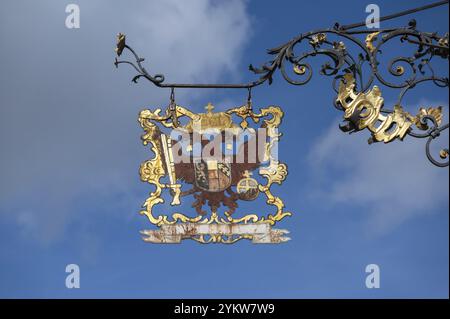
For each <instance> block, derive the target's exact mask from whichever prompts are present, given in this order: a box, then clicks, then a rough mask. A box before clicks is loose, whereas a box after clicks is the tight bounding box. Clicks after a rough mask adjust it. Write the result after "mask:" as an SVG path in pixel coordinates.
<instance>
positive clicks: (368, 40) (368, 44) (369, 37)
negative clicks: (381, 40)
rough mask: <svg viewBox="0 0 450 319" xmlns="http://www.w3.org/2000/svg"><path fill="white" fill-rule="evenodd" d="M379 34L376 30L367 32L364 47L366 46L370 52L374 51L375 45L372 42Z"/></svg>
mask: <svg viewBox="0 0 450 319" xmlns="http://www.w3.org/2000/svg"><path fill="white" fill-rule="evenodd" d="M379 34H380V31H377V32H372V33H369V34H368V35H367V36H366V48H367V49H368V50H369V51H370V52H371V53H373V52H374V51H375V46H374V45H373V42H374V41H375V40H377V38H378V35H379Z"/></svg>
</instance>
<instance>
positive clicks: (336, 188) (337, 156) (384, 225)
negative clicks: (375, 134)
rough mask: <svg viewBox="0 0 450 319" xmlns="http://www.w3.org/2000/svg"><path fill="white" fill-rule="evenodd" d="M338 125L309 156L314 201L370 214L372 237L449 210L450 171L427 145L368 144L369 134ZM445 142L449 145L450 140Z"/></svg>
mask: <svg viewBox="0 0 450 319" xmlns="http://www.w3.org/2000/svg"><path fill="white" fill-rule="evenodd" d="M338 123H339V121H336V122H334V123H333V124H332V125H331V127H330V128H329V129H328V130H326V131H325V133H324V134H323V135H322V136H320V137H319V138H318V139H317V141H316V143H315V145H314V147H313V148H312V149H311V151H310V152H309V155H308V163H309V165H310V167H311V168H312V170H311V171H312V176H311V177H312V179H313V180H314V182H313V184H314V187H313V189H312V194H313V197H315V198H320V199H321V201H322V202H324V203H328V204H329V205H330V208H333V207H336V206H337V205H339V207H341V208H342V207H344V206H345V207H348V210H349V211H352V212H354V211H359V212H360V213H361V214H365V215H366V216H367V218H366V219H365V221H366V224H365V227H367V230H368V233H370V234H372V235H377V234H383V233H387V232H389V231H390V230H392V229H394V228H395V227H396V226H398V225H400V224H401V223H402V222H404V221H406V220H409V219H411V218H413V217H415V216H418V215H422V214H428V213H430V212H432V211H433V210H435V209H436V208H437V207H439V206H440V205H447V206H448V178H449V173H448V168H437V167H435V166H433V165H432V164H431V163H430V162H428V160H427V158H426V155H425V142H426V140H419V139H414V138H411V137H409V136H407V137H406V138H405V140H404V141H403V142H401V141H393V142H392V143H389V144H384V143H376V144H373V145H368V144H367V139H368V137H369V136H368V135H369V134H368V132H358V133H354V134H351V135H348V134H344V133H342V132H341V131H340V130H339V128H338ZM441 139H442V140H443V142H444V143H448V135H447V137H445V136H442V138H441ZM441 207H442V206H441ZM445 211H448V209H446V210H445Z"/></svg>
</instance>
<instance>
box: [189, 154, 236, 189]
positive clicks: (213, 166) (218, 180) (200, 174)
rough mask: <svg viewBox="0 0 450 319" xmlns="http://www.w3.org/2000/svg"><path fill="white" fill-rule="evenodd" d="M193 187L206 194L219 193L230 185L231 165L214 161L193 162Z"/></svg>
mask: <svg viewBox="0 0 450 319" xmlns="http://www.w3.org/2000/svg"><path fill="white" fill-rule="evenodd" d="M194 169H195V185H196V186H197V187H199V188H201V189H203V190H205V191H208V192H220V191H223V190H225V189H227V188H228V187H230V185H231V164H230V163H224V162H219V161H217V160H215V159H202V160H198V161H195V162H194Z"/></svg>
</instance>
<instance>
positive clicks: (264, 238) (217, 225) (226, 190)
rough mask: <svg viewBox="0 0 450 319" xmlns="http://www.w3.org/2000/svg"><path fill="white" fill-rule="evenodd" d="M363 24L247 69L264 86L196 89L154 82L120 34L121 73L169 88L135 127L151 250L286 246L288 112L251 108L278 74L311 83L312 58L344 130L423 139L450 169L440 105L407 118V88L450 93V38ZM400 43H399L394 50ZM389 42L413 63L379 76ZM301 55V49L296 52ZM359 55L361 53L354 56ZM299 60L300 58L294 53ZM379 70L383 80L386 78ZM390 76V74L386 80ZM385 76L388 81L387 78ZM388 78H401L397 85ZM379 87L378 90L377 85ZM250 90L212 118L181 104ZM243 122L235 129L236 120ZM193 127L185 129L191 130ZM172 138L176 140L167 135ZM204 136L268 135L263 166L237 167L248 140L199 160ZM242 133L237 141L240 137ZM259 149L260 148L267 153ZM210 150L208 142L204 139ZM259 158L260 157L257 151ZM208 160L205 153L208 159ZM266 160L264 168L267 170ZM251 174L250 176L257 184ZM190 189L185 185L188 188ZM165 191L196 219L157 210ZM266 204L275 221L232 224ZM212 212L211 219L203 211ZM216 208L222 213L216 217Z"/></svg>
mask: <svg viewBox="0 0 450 319" xmlns="http://www.w3.org/2000/svg"><path fill="white" fill-rule="evenodd" d="M446 4H448V0H446V1H440V2H436V3H432V4H429V5H426V6H423V7H419V8H414V9H411V10H407V11H403V12H399V13H395V14H392V15H389V16H385V17H381V18H380V21H386V20H390V19H395V18H398V17H401V16H404V15H407V14H412V13H416V12H420V11H423V10H427V9H431V8H435V7H438V6H442V5H446ZM364 25H365V23H354V24H349V25H340V24H338V23H336V24H335V25H334V26H333V27H332V28H326V29H320V30H315V31H310V32H307V33H303V34H300V35H298V36H297V37H295V38H293V39H292V40H290V41H288V42H286V43H284V44H282V45H280V46H278V47H276V48H273V49H269V50H268V54H269V55H271V56H272V59H271V60H270V61H268V62H267V63H265V64H263V65H262V66H260V67H254V66H253V65H250V66H249V69H250V71H252V72H253V73H254V74H256V75H258V76H259V78H257V79H256V80H254V81H252V82H248V83H225V84H194V83H167V82H166V81H165V77H164V75H163V74H155V75H151V74H150V73H149V72H148V71H147V70H146V68H145V67H144V66H143V62H144V58H141V57H140V56H139V55H138V54H137V53H136V52H135V51H134V50H133V49H132V48H131V47H130V46H128V45H127V43H126V38H125V35H124V34H118V36H117V46H116V53H117V58H116V60H115V66H116V67H118V66H119V65H121V64H128V65H131V66H132V67H133V68H134V70H135V71H136V72H137V74H136V75H135V76H134V77H133V79H132V81H133V82H137V81H138V80H139V79H140V78H144V79H146V80H148V81H150V82H151V83H153V84H154V85H155V86H157V87H160V88H169V89H170V90H171V94H170V102H169V104H168V106H167V109H166V110H165V112H161V111H162V110H161V109H159V108H158V109H156V110H149V109H147V110H143V111H141V112H140V114H139V119H138V120H139V123H140V125H141V127H142V128H143V130H144V132H145V133H144V135H142V137H141V138H142V141H143V143H144V145H149V146H151V149H152V151H153V153H154V155H155V157H154V158H152V159H149V160H146V161H144V162H143V163H142V164H141V167H140V177H141V180H142V181H144V182H147V183H149V184H151V185H153V187H154V191H153V192H151V193H150V195H149V197H148V198H147V199H146V201H145V202H144V205H143V210H141V212H140V213H141V214H142V215H144V216H146V217H147V218H148V220H149V222H150V223H151V224H153V225H154V226H156V227H158V228H159V229H158V230H143V231H142V232H141V233H142V235H143V236H144V237H143V239H144V240H145V241H147V242H151V243H180V242H181V241H182V240H184V239H191V240H194V241H197V242H199V243H203V244H207V243H224V244H232V243H235V242H237V241H240V240H242V239H248V240H251V241H252V242H253V243H271V244H273V243H282V242H285V241H288V240H289V238H288V237H285V235H286V234H287V233H289V232H288V231H287V230H284V229H274V228H272V226H274V225H275V224H276V223H277V222H279V221H281V220H282V219H284V218H285V217H288V216H291V215H292V213H291V212H289V211H286V210H285V205H284V203H283V201H282V199H281V198H280V197H277V196H276V195H275V194H272V191H271V186H272V185H273V184H282V182H283V181H284V180H285V178H286V176H287V175H288V168H287V165H286V164H284V163H282V162H280V161H278V158H276V157H274V156H273V152H272V150H273V149H274V148H275V145H276V144H277V142H278V141H279V139H280V137H281V133H279V132H278V128H279V126H280V124H281V121H282V118H283V115H284V113H283V111H282V109H281V108H280V107H278V106H268V107H265V108H261V109H259V111H254V110H253V106H252V94H251V93H252V88H254V87H256V86H259V85H262V84H263V83H266V82H267V83H268V84H269V85H270V84H271V83H272V80H273V75H274V74H275V73H276V72H277V71H280V73H281V75H282V77H283V78H284V79H285V80H286V81H287V82H288V83H289V84H292V85H297V86H301V85H305V84H307V83H309V81H310V80H311V78H312V76H313V68H312V66H311V64H310V63H309V62H308V61H309V58H314V57H318V56H319V57H325V58H326V59H327V61H328V62H326V63H324V64H322V65H321V67H320V73H321V74H322V75H325V76H330V77H332V79H333V81H332V88H333V90H334V91H335V93H336V98H335V102H334V107H335V108H336V109H338V110H340V111H342V112H343V113H344V116H343V123H341V124H340V126H339V127H340V129H341V130H342V131H343V132H347V133H353V132H359V131H363V130H365V131H369V132H370V138H369V140H368V143H369V144H372V143H376V142H384V143H389V142H392V141H394V140H403V139H404V138H406V137H407V136H410V137H415V138H419V139H426V140H427V141H426V146H425V150H426V155H427V158H428V159H429V161H430V162H431V163H432V164H434V165H436V166H438V167H448V166H449V150H448V148H442V149H441V150H440V151H439V154H438V156H439V158H440V159H438V158H437V156H434V155H433V152H432V150H431V144H432V142H433V141H435V140H436V139H437V138H438V137H440V136H441V134H442V132H443V131H446V130H448V129H449V124H448V122H447V123H445V124H444V123H442V122H443V107H442V106H438V105H437V106H430V105H427V106H424V107H421V108H419V110H418V112H416V113H410V112H408V111H407V110H406V107H405V105H404V104H405V102H404V101H403V99H404V97H405V96H406V95H407V93H408V92H410V90H412V89H413V88H415V87H417V86H418V85H421V84H424V83H430V84H433V85H435V86H437V87H440V88H448V86H449V79H448V67H447V68H446V70H445V71H444V73H445V74H444V75H442V74H439V73H440V72H442V70H438V69H436V68H433V66H432V62H434V61H435V60H436V59H441V60H446V61H447V62H448V59H449V35H448V32H447V33H446V34H445V35H439V34H437V33H431V32H422V31H419V30H418V29H417V22H416V20H411V21H410V22H409V24H408V25H407V26H404V27H398V28H388V29H376V30H372V29H371V30H368V29H366V28H361V27H364ZM395 41H398V42H395ZM386 43H396V44H397V45H399V46H400V48H401V49H404V48H405V47H406V46H412V47H413V48H414V53H413V54H412V55H409V56H408V55H404V54H403V55H399V56H397V57H394V58H392V59H391V60H390V61H389V62H388V63H387V66H386V67H385V68H381V67H380V66H381V65H382V63H381V62H382V61H381V60H380V58H381V57H384V55H385V54H386V53H383V52H382V49H384V45H385V44H386ZM299 47H302V51H300V50H299ZM355 48H356V50H357V51H358V52H357V54H354V53H352V51H355ZM125 50H126V51H128V52H130V53H131V56H132V57H133V58H134V59H133V60H131V61H129V60H119V58H120V57H121V56H122V54H123V53H124V51H125ZM297 52H301V53H297ZM382 70H383V71H384V72H382ZM384 73H386V74H384ZM386 75H388V76H389V77H390V78H391V79H389V78H388V77H387V76H386ZM392 79H395V81H393V80H392ZM375 81H376V82H377V84H378V85H379V86H378V85H376V84H375ZM380 87H388V88H393V89H397V90H398V91H399V94H398V98H397V100H396V102H395V104H394V105H393V106H392V107H391V108H387V107H384V99H383V96H382V89H381V88H380ZM177 88H198V89H205V88H206V89H214V88H221V89H247V90H248V98H247V102H246V104H244V105H242V106H238V107H233V108H230V109H228V110H225V111H221V112H213V108H214V107H213V106H212V105H211V104H208V106H207V108H206V109H207V112H205V113H194V112H191V111H190V110H188V109H187V108H184V107H182V106H180V105H178V104H177V103H176V102H175V89H177ZM236 120H237V122H236ZM186 121H187V123H186ZM167 130H171V133H170V134H167V133H165V132H164V131H167ZM178 130H179V131H183V132H184V134H185V135H184V137H183V138H181V139H173V138H172V136H171V134H172V133H174V131H178ZM205 130H206V131H207V130H214V131H215V132H216V136H220V137H225V136H226V135H227V133H229V132H231V133H232V134H233V135H234V136H240V134H242V132H243V131H244V132H245V131H246V132H253V134H254V133H255V132H256V131H257V130H260V131H262V132H263V133H264V137H263V138H260V137H258V136H256V134H254V135H255V136H254V137H252V138H254V140H255V141H256V145H258V147H259V146H261V147H260V149H262V154H263V156H262V161H259V160H258V161H253V162H250V161H243V162H241V161H236V159H237V157H238V156H240V155H243V156H242V158H246V159H248V152H249V145H250V144H249V142H248V141H247V142H245V143H244V144H243V145H242V147H241V148H239V150H236V149H234V146H233V144H232V143H226V142H225V144H226V148H228V147H230V148H231V149H234V151H235V153H231V154H232V155H230V154H228V155H226V156H225V153H226V152H222V150H221V151H220V153H221V154H220V155H221V156H222V155H223V157H221V158H220V159H219V160H217V158H212V157H210V156H209V155H208V156H206V158H205V157H203V155H202V156H201V157H198V156H197V155H195V152H194V146H195V145H196V146H197V147H200V149H201V150H203V149H204V148H205V147H206V144H207V143H206V144H203V142H202V141H201V142H200V143H197V144H196V143H195V135H196V134H197V133H199V132H200V134H203V133H204V132H205ZM236 132H238V133H236ZM258 141H263V142H262V145H260V143H259V142H258ZM205 142H206V141H205ZM179 150H181V153H182V154H185V155H183V156H184V159H186V162H185V161H184V160H182V161H175V160H174V156H175V155H176V154H178V153H179ZM258 153H259V150H258ZM202 154H203V153H202ZM262 162H265V163H266V164H267V166H265V167H264V166H263V165H261V163H262ZM251 175H254V176H253V177H251ZM184 186H189V187H190V188H189V189H187V190H183V187H184ZM164 190H168V191H169V195H170V197H171V198H172V200H171V203H170V205H171V206H178V205H180V203H181V200H182V199H183V198H184V197H186V196H193V198H194V199H195V201H194V203H193V204H192V207H193V208H195V211H196V212H197V216H196V217H192V216H189V215H185V214H183V213H181V212H176V213H173V214H172V215H167V214H166V215H158V214H156V213H155V207H160V206H157V205H158V204H161V203H164V201H165V200H164V197H163V196H162V193H163V191H164ZM259 196H262V198H263V199H264V200H265V202H266V204H267V206H269V207H271V208H272V209H274V210H275V213H269V212H267V213H266V214H265V215H263V216H259V215H260V214H259V215H258V214H256V213H251V214H247V215H244V216H240V217H234V216H233V213H234V211H235V210H236V208H237V207H238V204H237V201H252V200H256V199H257V198H259ZM206 205H207V206H209V208H210V211H211V213H210V214H209V215H208V214H207V213H206V211H205V210H204V206H206ZM219 208H223V209H224V210H225V211H223V212H219Z"/></svg>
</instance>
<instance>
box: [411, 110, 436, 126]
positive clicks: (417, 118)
mask: <svg viewBox="0 0 450 319" xmlns="http://www.w3.org/2000/svg"><path fill="white" fill-rule="evenodd" d="M424 116H431V117H432V118H434V120H435V121H436V123H437V124H438V125H441V123H442V106H439V107H429V108H423V107H421V108H420V109H419V114H417V115H416V116H414V117H410V118H411V120H412V122H413V123H414V124H415V125H416V127H417V128H418V129H420V130H423V131H425V130H428V125H427V123H426V122H424V121H422V119H423V118H424Z"/></svg>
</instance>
